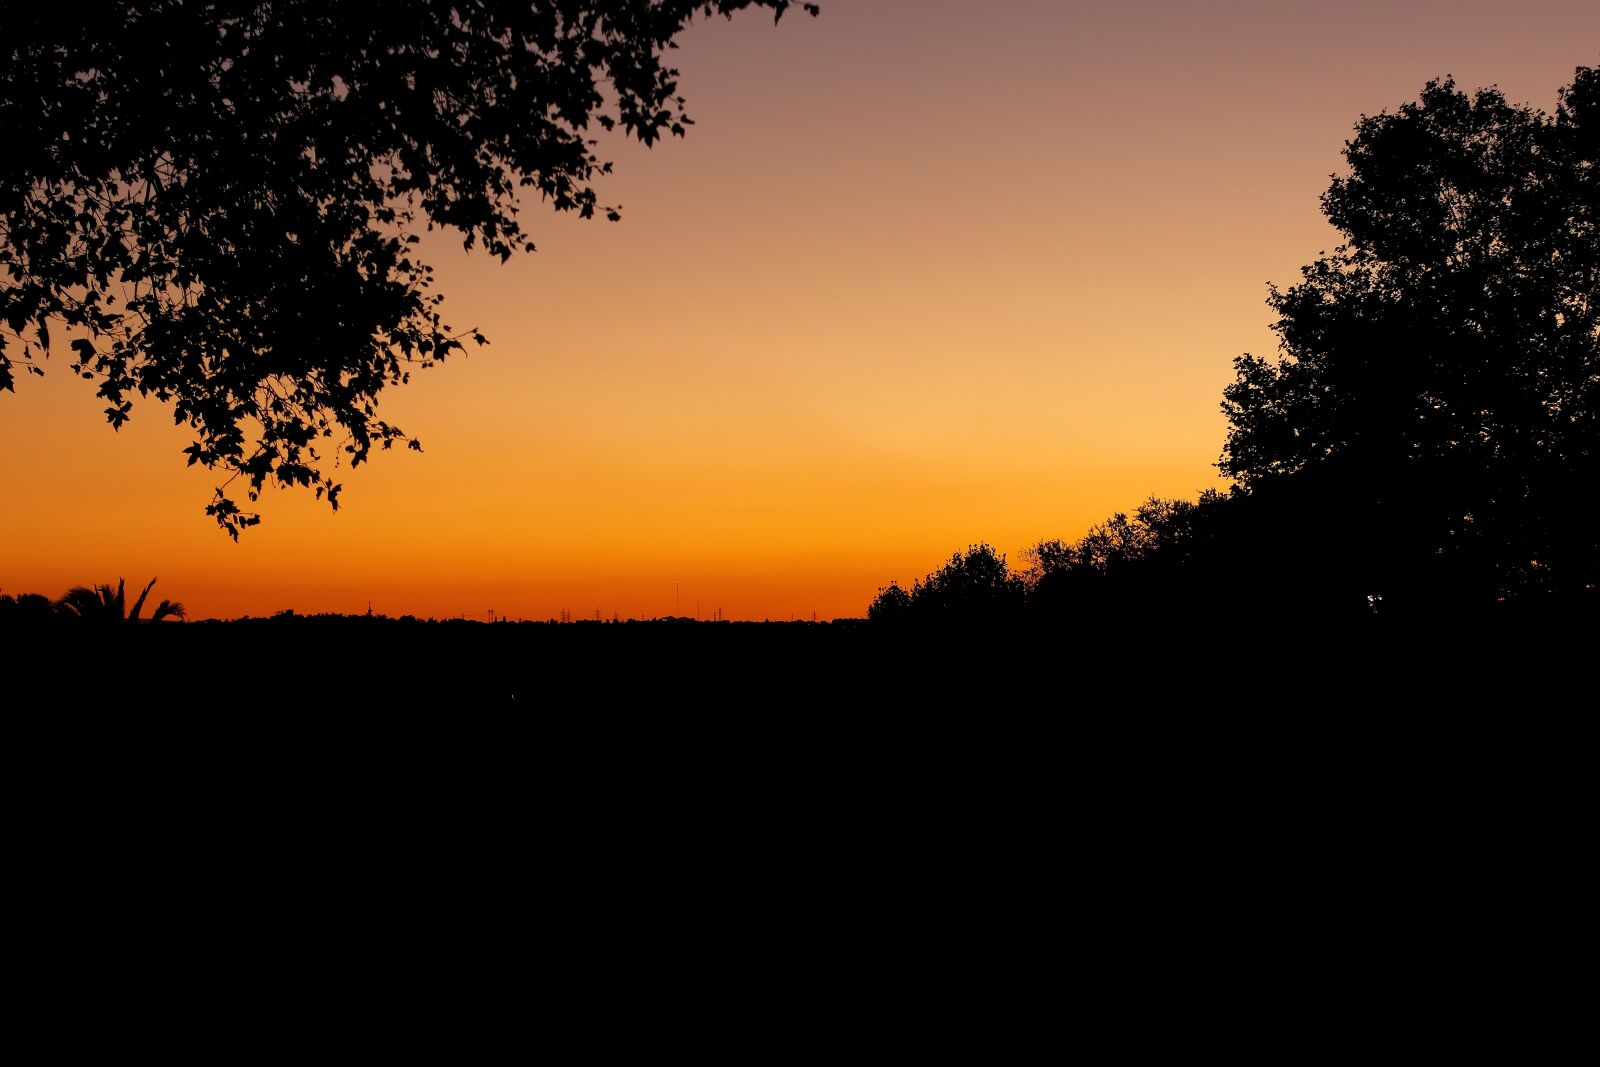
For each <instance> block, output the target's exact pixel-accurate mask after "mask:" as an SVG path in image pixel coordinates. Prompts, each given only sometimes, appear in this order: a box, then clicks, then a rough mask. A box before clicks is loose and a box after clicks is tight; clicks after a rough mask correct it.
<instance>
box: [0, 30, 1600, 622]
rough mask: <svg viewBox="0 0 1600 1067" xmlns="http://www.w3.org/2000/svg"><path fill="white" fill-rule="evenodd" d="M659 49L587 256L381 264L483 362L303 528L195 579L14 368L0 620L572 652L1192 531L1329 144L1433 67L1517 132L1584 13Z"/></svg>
mask: <svg viewBox="0 0 1600 1067" xmlns="http://www.w3.org/2000/svg"><path fill="white" fill-rule="evenodd" d="M680 44H681V48H680V50H679V51H678V52H677V53H676V58H675V63H676V65H677V66H678V67H679V68H680V69H681V71H682V78H681V81H680V89H681V92H682V93H683V95H684V96H685V97H686V98H687V100H688V105H689V112H690V114H691V115H692V116H693V117H694V119H695V122H696V125H694V126H693V127H692V128H691V129H690V132H689V136H688V137H687V138H685V139H684V140H681V141H679V140H672V141H670V142H668V143H666V144H664V145H661V146H658V147H657V148H655V149H649V150H647V149H645V148H643V147H642V146H639V145H637V144H634V143H626V142H623V141H621V140H620V139H618V140H615V141H613V142H611V143H610V147H609V153H608V154H609V158H612V159H613V160H615V162H616V173H615V174H614V175H612V176H611V177H609V178H605V179H603V180H602V184H601V185H600V186H599V187H598V192H599V195H600V199H601V201H602V203H620V204H621V205H622V206H623V220H622V221H621V222H619V223H615V224H612V223H607V222H604V221H590V222H584V221H581V220H578V219H575V218H570V217H565V216H557V215H555V214H554V213H552V212H549V211H547V210H543V209H541V208H537V206H536V205H530V212H533V215H532V219H531V222H532V224H531V227H530V228H531V229H532V231H533V233H534V237H535V239H536V240H537V241H538V243H539V251H538V252H537V253H534V254H532V255H526V256H521V257H517V258H513V259H512V260H511V262H509V263H507V264H504V265H502V264H500V263H499V262H498V261H496V260H494V259H491V258H490V257H487V256H484V255H482V254H468V253H464V252H462V251H461V249H460V242H459V240H455V241H452V240H449V239H435V240H431V241H430V242H429V243H428V244H427V245H425V247H426V248H427V250H428V252H429V254H430V255H431V257H432V260H431V261H432V262H433V263H434V265H435V266H436V268H437V270H438V278H439V282H438V285H439V288H440V290H441V291H443V292H444V293H445V294H446V295H447V297H448V302H447V304H446V307H447V312H448V313H447V318H448V320H449V321H450V322H451V323H452V324H454V325H455V326H456V327H457V328H463V327H468V326H476V327H478V328H480V329H481V330H482V331H483V332H484V333H485V334H487V335H488V337H489V338H490V340H491V342H492V344H491V345H490V346H489V347H487V348H483V349H474V350H473V351H472V352H471V353H470V354H469V355H468V356H467V357H466V358H456V359H454V360H452V361H451V362H450V363H447V364H445V365H443V366H441V367H438V368H435V369H433V370H431V371H428V372H426V373H423V374H420V375H417V376H415V377H414V378H413V381H412V384H411V385H410V386H408V387H405V388H402V389H397V390H393V391H391V392H387V393H385V394H384V396H383V400H382V411H381V412H380V413H381V414H382V415H383V416H384V417H385V418H387V419H389V420H390V421H392V422H396V423H398V424H399V425H400V426H402V427H404V428H405V430H406V431H407V432H409V433H411V434H414V435H416V436H417V437H418V438H420V440H421V441H422V444H423V447H424V449H425V451H424V452H423V453H422V454H420V455H419V454H417V453H413V452H407V451H394V452H389V453H382V454H378V455H377V456H376V457H375V459H374V462H373V463H372V464H371V466H370V467H363V468H360V469H358V470H356V471H354V472H344V473H345V474H346V476H345V477H343V478H342V481H343V482H344V485H345V489H344V493H343V496H342V501H341V502H342V504H343V507H342V508H341V510H340V511H339V512H338V513H337V514H335V513H333V512H331V511H329V509H328V508H327V507H326V505H324V504H321V503H319V502H317V501H315V500H313V499H312V498H311V496H310V494H309V493H306V492H303V491H296V492H288V491H285V492H268V493H267V494H266V495H265V496H263V498H262V500H261V502H260V503H259V504H258V505H257V508H258V510H259V511H260V512H261V513H262V516H263V522H262V525H261V526H259V527H256V528H255V529H253V530H249V531H247V532H246V533H245V534H244V536H243V537H242V538H241V540H240V542H239V543H238V544H235V543H233V542H232V541H230V540H229V539H228V538H227V537H226V536H225V535H224V534H223V533H221V532H220V531H219V530H218V529H217V528H216V526H215V525H214V524H213V523H212V521H211V520H210V519H209V518H207V517H206V516H205V514H204V513H203V509H204V506H205V504H206V502H207V501H208V500H209V498H210V496H211V491H212V488H213V486H215V485H216V484H218V481H219V479H218V477H217V476H216V475H213V474H211V473H208V472H206V471H204V470H201V469H197V468H185V466H184V457H183V456H182V455H180V450H181V449H182V448H183V446H184V445H185V444H187V443H188V441H189V440H190V439H189V438H188V436H187V435H186V434H185V431H184V429H183V428H182V427H174V426H173V425H171V417H170V415H169V414H166V413H164V412H163V410H162V406H161V405H159V404H157V403H155V402H153V401H148V402H138V403H136V406H135V409H134V413H133V420H132V422H131V423H129V424H128V425H127V426H125V427H124V428H123V429H122V430H121V431H120V432H113V431H112V430H111V428H110V427H109V426H108V425H107V424H106V423H105V420H104V417H103V415H102V414H101V409H102V408H103V407H104V403H103V402H102V401H99V400H98V399H97V398H96V397H95V396H94V395H93V392H94V387H95V386H94V383H92V382H87V381H82V380H79V379H76V378H74V377H72V376H71V375H70V374H69V373H68V366H67V358H66V355H67V354H66V351H65V346H64V344H63V342H61V341H59V340H58V341H57V350H56V353H55V358H53V359H52V360H51V361H50V363H49V364H47V375H46V377H45V378H43V379H38V378H32V377H28V376H19V380H18V382H17V392H16V394H15V395H12V394H0V530H3V538H4V539H3V544H4V556H3V558H0V591H3V592H6V593H19V592H28V591H37V592H42V593H46V594H49V595H51V596H58V595H60V593H61V592H62V591H64V590H65V589H66V588H67V587H68V586H69V585H75V584H83V583H89V582H95V581H105V580H107V579H110V580H112V581H113V582H114V581H115V579H116V578H117V577H119V576H121V577H125V578H127V579H128V581H129V582H130V583H132V584H135V585H143V583H144V581H146V580H148V579H149V578H150V577H151V576H157V575H158V576H159V577H160V582H159V584H158V585H157V586H156V590H155V592H154V594H153V595H154V596H156V597H162V596H165V597H170V598H173V599H178V600H182V601H183V602H184V603H185V604H186V605H187V606H188V608H189V610H190V617H191V618H206V617H228V616H235V615H240V614H246V613H248V614H254V615H262V614H269V613H272V612H275V611H278V610H281V609H284V608H294V609H295V610H297V611H301V612H315V611H343V612H357V611H364V610H366V608H367V604H368V602H369V601H370V602H371V604H372V607H373V609H374V610H375V611H378V612H382V613H386V614H390V615H399V614H403V613H408V612H409V613H413V614H417V615H422V616H427V615H436V616H455V615H462V614H464V615H466V616H468V617H470V618H485V617H486V615H487V613H488V611H489V610H490V609H491V608H492V609H494V610H495V611H496V612H497V613H499V614H504V615H507V616H510V617H513V618H517V617H524V618H549V617H553V616H555V615H557V614H558V613H559V612H561V611H562V610H569V611H571V612H572V613H573V614H574V615H576V616H580V617H581V616H588V617H593V615H594V613H595V611H596V610H599V611H600V612H601V613H602V615H604V616H605V617H607V618H610V617H611V616H612V615H613V613H615V614H618V615H620V616H622V617H628V616H637V617H650V616H657V615H665V614H671V613H672V612H673V611H674V599H673V597H674V583H675V582H676V583H677V587H678V589H679V590H680V594H679V595H680V597H681V601H680V606H681V612H682V613H683V614H692V613H694V612H695V611H696V610H697V608H698V611H699V613H700V614H701V615H703V616H709V615H711V614H712V612H713V611H715V610H717V609H718V608H720V609H721V610H722V612H723V614H724V615H725V616H726V617H729V618H746V619H748V618H753V619H761V618H774V619H783V618H788V617H790V616H791V615H793V616H794V617H806V618H809V617H810V616H811V614H812V613H813V612H815V613H816V615H817V617H819V618H832V617H835V616H856V615H862V614H864V613H865V610H866V606H867V603H868V601H869V600H870V599H871V598H872V596H873V594H874V593H875V592H876V590H877V588H878V587H879V586H881V585H885V584H887V583H888V582H889V581H890V580H891V579H898V580H900V581H901V582H902V583H906V584H909V582H910V581H911V580H912V579H913V578H916V577H918V576H920V575H922V574H924V573H926V572H927V571H929V570H931V569H932V568H934V567H936V566H937V565H938V564H939V563H940V562H942V561H943V560H944V559H946V558H948V557H949V555H950V554H951V553H952V552H953V551H955V550H957V549H961V548H964V547H965V546H966V545H968V544H970V543H974V542H977V541H988V542H990V543H991V544H993V545H995V546H996V547H997V548H999V549H1000V550H1001V551H1004V552H1006V553H1008V554H1009V555H1010V556H1011V558H1012V559H1013V560H1015V559H1016V558H1017V555H1018V553H1019V552H1020V551H1021V550H1022V549H1023V548H1025V547H1026V546H1028V545H1030V544H1032V543H1034V542H1037V541H1038V540H1040V539H1042V538H1049V537H1062V538H1076V537H1078V536H1079V535H1081V534H1082V533H1083V532H1084V530H1085V528H1086V527H1087V526H1088V525H1089V524H1091V523H1093V522H1095V521H1097V520H1099V519H1101V518H1103V517H1105V516H1106V515H1108V514H1110V513H1111V512H1113V511H1117V510H1127V509H1129V508H1131V507H1133V506H1134V505H1136V504H1137V503H1138V502H1139V501H1140V500H1142V499H1144V498H1146V497H1148V496H1150V495H1151V494H1157V495H1161V496H1192V495H1193V494H1194V493H1195V492H1196V491H1197V490H1199V489H1202V488H1205V487H1207V486H1213V485H1219V484H1221V482H1220V481H1219V476H1218V474H1217V472H1216V469H1215V468H1214V466H1213V463H1214V462H1215V461H1216V459H1217V457H1218V454H1219V452H1220V450H1221V447H1222V440H1223V434H1224V422H1223V419H1222V416H1221V413H1220V411H1219V403H1220V400H1221V391H1222V388H1223V386H1224V385H1225V384H1226V383H1227V382H1228V381H1229V380H1230V378H1231V360H1232V359H1233V357H1234V356H1236V355H1238V354H1239V353H1241V352H1245V351H1252V352H1257V353H1266V352H1270V351H1272V350H1273V347H1274V344H1273V335H1272V334H1271V332H1270V330H1269V328H1268V327H1269V325H1270V322H1271V315H1270V311H1269V309H1268V308H1267V306H1266V304H1265V297H1266V295H1267V284H1268V282H1278V283H1280V284H1288V283H1292V282H1293V281H1294V280H1295V279H1296V278H1297V276H1298V270H1299V267H1300V266H1301V265H1302V264H1304V263H1306V262H1309V261H1310V260H1311V259H1312V258H1314V257H1315V256H1316V255H1317V253H1318V252H1319V251H1320V250H1323V249H1329V248H1331V247H1332V246H1333V245H1334V244H1335V243H1336V240H1337V238H1336V235H1335V234H1334V232H1333V231H1332V230H1331V229H1330V228H1329V227H1328V226H1327V225H1326V224H1325V222H1324V221H1323V220H1322V217H1321V215H1320V214H1319V211H1318V197H1319V195H1320V194H1321V192H1322V191H1323V190H1324V189H1325V188H1326V186H1327V184H1328V179H1329V175H1330V174H1332V173H1334V172H1336V171H1338V170H1339V169H1340V167H1341V162H1342V161H1341V157H1340V151H1341V149H1342V147H1343V144H1344V141H1345V140H1346V138H1347V137H1348V136H1349V135H1350V133H1351V130H1352V127H1353V125H1354V123H1355V122H1356V120H1357V119H1358V118H1359V116H1360V115H1361V114H1363V113H1375V112H1378V111H1380V110H1383V109H1386V108H1387V109H1393V108H1394V107H1396V106H1398V105H1399V104H1401V103H1403V102H1405V101H1407V100H1410V99H1413V98H1415V96H1416V95H1417V93H1418V92H1419V91H1420V90H1421V88H1422V86H1423V84H1424V82H1426V81H1427V80H1428V79H1429V78H1432V77H1439V76H1444V75H1447V74H1453V75H1454V76H1455V78H1456V80H1457V81H1458V82H1459V83H1460V84H1461V85H1462V86H1464V87H1466V88H1475V87H1477V86H1481V85H1489V84H1497V85H1498V86H1499V87H1500V88H1501V89H1502V90H1504V91H1505V93H1506V94H1507V96H1509V97H1510V98H1511V99H1512V100H1513V101H1518V102H1529V103H1532V104H1534V105H1536V106H1539V107H1542V108H1545V109H1547V110H1548V109H1552V108H1553V107H1554V106H1555V102H1556V91H1557V89H1558V87H1560V86H1561V85H1564V84H1566V83H1567V82H1568V81H1570V80H1571V78H1572V74H1573V70H1574V68H1575V67H1577V66H1579V65H1585V64H1588V65H1593V64H1597V63H1600V5H1597V4H1595V3H1593V2H1592V0H1589V2H1576V0H1574V2H1569V3H1540V2H1525V3H1520V4H1506V3H1504V2H1496V3H1479V2H1462V0H1455V2H1426V3H1423V2H1415V3H1411V2H1396V0H1391V2H1386V3H1377V2H1370V3H1369V2H1341V3H1307V2H1298V0H1280V2H1271V3H1268V2H1259V3H1251V2H1239V0H1230V2H1226V3H1205V2H1199V0H1165V2H1154V0H1152V2H1145V3H1140V2H1132V0H1121V2H1109V0H1108V2H1104V3H1099V2H1093V3H1091V2H1080V0H986V2H978V0H823V13H822V16H821V17H820V18H817V19H810V18H805V17H795V16H793V15H791V16H788V17H785V18H784V20H783V21H782V23H781V24H780V25H778V26H777V27H774V26H773V25H772V21H771V19H770V17H767V16H764V15H762V14H760V13H752V14H746V15H743V16H741V17H738V18H736V19H734V20H733V21H732V22H726V21H722V20H715V21H711V22H704V23H699V24H697V25H695V26H694V27H692V28H691V29H690V30H689V31H688V32H687V33H686V34H685V35H684V36H683V37H682V38H680ZM435 236H436V235H435Z"/></svg>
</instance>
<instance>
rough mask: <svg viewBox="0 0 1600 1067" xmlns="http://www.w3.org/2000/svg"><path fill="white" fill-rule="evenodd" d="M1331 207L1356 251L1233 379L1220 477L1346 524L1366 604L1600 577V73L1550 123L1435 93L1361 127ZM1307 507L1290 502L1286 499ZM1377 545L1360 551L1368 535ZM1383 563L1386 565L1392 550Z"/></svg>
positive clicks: (1276, 294)
mask: <svg viewBox="0 0 1600 1067" xmlns="http://www.w3.org/2000/svg"><path fill="white" fill-rule="evenodd" d="M1345 158H1346V160H1347V161H1348V163H1349V173H1348V175H1346V176H1344V177H1338V178H1335V179H1334V181H1333V183H1332V185H1331V187H1330V188H1329V189H1328V191H1327V193H1326V194H1325V195H1324V197H1323V200H1322V204H1323V210H1324V212H1325V213H1326V215H1327V217H1328V219H1329V221H1330V222H1332V223H1333V225H1335V226H1336V227H1338V229H1339V230H1340V231H1341V233H1342V234H1343V235H1344V237H1345V243H1344V244H1342V245H1341V246H1340V247H1339V248H1338V249H1337V250H1336V251H1335V252H1334V253H1333V254H1331V255H1324V256H1322V257H1321V258H1319V259H1318V260H1317V261H1316V262H1314V263H1312V264H1311V265H1309V266H1307V267H1305V268H1304V269H1303V271H1302V280H1301V281H1300V283H1299V284H1297V285H1294V286H1292V287H1290V288H1289V289H1287V290H1282V291H1280V290H1278V289H1276V288H1274V289H1273V290H1272V293H1271V298H1270V304H1271V306H1272V307H1273V308H1274V310H1275V311H1276V312H1277V313H1278V315H1279V319H1278V321H1277V323H1276V324H1275V327H1274V329H1275V330H1276V332H1277V334H1278V337H1279V340H1280V345H1281V356H1280V358H1279V359H1277V360H1271V361H1269V360H1266V359H1262V358H1258V357H1253V356H1250V355H1245V356H1242V357H1240V358H1239V359H1238V360H1236V362H1235V368H1236V380H1235V381H1234V382H1233V384H1231V385H1230V386H1229V387H1228V388H1227V389H1226V391H1225V400H1224V404H1223V408H1224V411H1225V412H1226V414H1227V416H1228V421H1229V430H1228V438H1227V445H1226V449H1225V451H1224V453H1223V456H1222V461H1221V463H1220V466H1221V468H1222V470H1223V471H1224V472H1225V473H1227V474H1229V475H1231V476H1233V477H1234V478H1236V479H1238V481H1239V484H1240V485H1241V486H1242V487H1244V488H1245V489H1247V490H1252V491H1254V490H1258V489H1260V488H1262V487H1265V486H1267V485H1269V484H1272V483H1281V482H1284V481H1286V480H1294V481H1295V482H1296V484H1295V486H1294V487H1293V489H1291V490H1284V491H1281V492H1279V493H1278V495H1279V496H1280V497H1283V498H1287V497H1289V496H1297V497H1300V498H1302V500H1301V503H1302V504H1307V503H1309V502H1310V501H1311V500H1313V499H1314V500H1315V501H1316V502H1317V507H1318V509H1319V510H1321V511H1323V512H1325V513H1333V514H1336V515H1338V516H1339V520H1338V524H1339V525H1340V526H1341V527H1343V528H1344V530H1345V532H1346V533H1348V534H1349V535H1350V540H1349V541H1348V542H1347V544H1348V545H1349V546H1351V547H1352V548H1354V549H1355V550H1356V551H1357V552H1358V553H1359V554H1360V555H1362V556H1364V557H1365V558H1364V560H1363V561H1362V565H1363V566H1364V567H1365V569H1366V571H1367V573H1368V575H1369V582H1368V584H1374V585H1379V586H1382V587H1383V588H1384V589H1385V590H1386V591H1387V592H1388V594H1389V597H1388V599H1394V598H1399V599H1401V600H1402V601H1405V602H1407V603H1410V604H1413V605H1416V606H1420V605H1422V604H1423V603H1427V602H1434V603H1437V602H1438V598H1439V597H1441V596H1448V597H1449V598H1451V599H1454V600H1457V601H1462V602H1469V603H1486V602H1492V601H1494V600H1498V599H1504V598H1516V597H1519V596H1535V595H1543V594H1562V595H1572V594H1577V593H1581V592H1583V591H1584V590H1586V589H1588V588H1589V587H1591V586H1592V585H1593V583H1594V582H1595V580H1596V578H1597V577H1600V536H1597V530H1596V527H1595V526H1594V524H1593V523H1592V522H1591V521H1589V519H1588V518H1587V515H1586V511H1587V501H1586V499H1585V494H1584V493H1583V492H1582V487H1586V486H1591V485H1593V484H1594V482H1595V478H1596V475H1597V474H1600V332H1597V331H1600V242H1597V240H1596V226H1597V223H1600V178H1597V174H1600V171H1597V166H1600V72H1597V71H1595V70H1592V69H1588V68H1580V69H1579V70H1578V71H1577V73H1576V76H1575V78H1574V80H1573V82H1572V84H1571V85H1569V86H1567V87H1566V88H1564V89H1563V90H1562V92H1561V98H1560V106H1559V107H1558V108H1557V110H1556V113H1555V114H1554V115H1546V114H1544V113H1542V112H1539V111H1536V110H1534V109H1532V108H1529V107H1526V106H1518V105H1512V104H1509V103H1508V102H1507V101H1506V100H1505V98H1504V97H1503V96H1502V95H1501V94H1500V92H1498V91H1497V90H1495V89H1482V90H1479V91H1477V92H1476V93H1474V94H1471V95H1468V94H1467V93H1465V92H1462V91H1461V90H1459V89H1457V88H1456V86H1455V84H1454V83H1453V82H1451V81H1448V80H1446V81H1434V82H1429V83H1428V85H1427V86H1426V88H1425V89H1424V90H1423V92H1422V95H1421V98H1420V99H1419V100H1418V101H1416V102H1414V103H1408V104H1406V105H1404V106H1402V107H1401V108H1399V109H1398V110H1397V111H1396V112H1394V113H1392V114H1390V113H1384V114H1381V115H1377V116H1370V117H1365V118H1363V119H1362V120H1361V121H1360V123H1359V124H1358V125H1357V127H1356V133H1355V137H1354V138H1353V139H1352V140H1351V141H1349V142H1348V144H1347V146H1346V149H1345ZM1285 503H1287V500H1285ZM1363 532H1364V533H1365V536H1362V533H1363ZM1363 542H1365V545H1363ZM1379 546H1381V547H1379Z"/></svg>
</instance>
